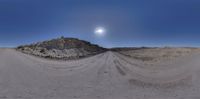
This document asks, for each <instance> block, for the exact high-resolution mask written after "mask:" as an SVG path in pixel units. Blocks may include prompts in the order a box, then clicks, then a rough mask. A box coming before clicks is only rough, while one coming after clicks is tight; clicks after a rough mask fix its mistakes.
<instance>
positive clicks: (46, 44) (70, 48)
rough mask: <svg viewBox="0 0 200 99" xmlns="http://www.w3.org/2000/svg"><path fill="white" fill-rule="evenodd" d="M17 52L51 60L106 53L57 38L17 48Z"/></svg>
mask: <svg viewBox="0 0 200 99" xmlns="http://www.w3.org/2000/svg"><path fill="white" fill-rule="evenodd" d="M17 50H19V51H21V52H23V53H26V54H31V55H35V56H40V57H45V58H52V59H78V58H81V57H87V56H91V55H95V54H99V53H102V52H104V51H106V49H105V48H102V47H100V46H98V45H95V44H91V43H90V42H87V41H84V40H79V39H76V38H64V37H61V38H57V39H52V40H49V41H43V42H38V43H35V44H30V45H23V46H19V47H17Z"/></svg>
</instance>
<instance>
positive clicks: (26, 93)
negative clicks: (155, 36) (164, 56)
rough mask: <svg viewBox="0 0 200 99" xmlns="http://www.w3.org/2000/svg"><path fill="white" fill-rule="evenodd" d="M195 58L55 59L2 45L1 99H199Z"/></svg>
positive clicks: (106, 56) (110, 54)
mask: <svg viewBox="0 0 200 99" xmlns="http://www.w3.org/2000/svg"><path fill="white" fill-rule="evenodd" d="M199 60H200V56H194V57H192V58H190V59H188V60H187V61H185V62H183V63H177V64H173V66H171V67H173V68H172V69H168V70H166V71H165V69H157V70H156V69H154V70H152V69H149V68H147V69H144V68H139V67H138V66H135V65H134V61H131V60H130V59H128V58H127V57H124V56H120V55H119V54H117V53H113V52H106V53H103V54H99V55H96V56H93V57H89V58H85V59H81V60H76V61H66V62H64V61H62V62H58V61H50V60H44V59H41V58H36V57H33V56H29V55H25V54H22V53H20V52H17V51H15V50H13V49H0V99H1V98H2V99H6V98H7V99H200V94H199V93H200V76H198V75H200V71H199V68H198V67H199V66H200V62H199Z"/></svg>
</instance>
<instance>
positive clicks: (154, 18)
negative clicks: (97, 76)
mask: <svg viewBox="0 0 200 99" xmlns="http://www.w3.org/2000/svg"><path fill="white" fill-rule="evenodd" d="M98 26H102V27H105V28H106V30H107V34H106V36H105V37H97V36H95V35H94V29H95V27H98ZM62 35H63V36H66V37H76V38H80V39H83V40H87V41H90V42H92V43H96V44H99V45H101V46H104V47H119V46H198V47H199V46H200V0H0V46H1V47H9V46H11V47H15V46H18V45H21V44H29V43H33V42H37V41H43V40H48V39H52V38H57V37H60V36H62Z"/></svg>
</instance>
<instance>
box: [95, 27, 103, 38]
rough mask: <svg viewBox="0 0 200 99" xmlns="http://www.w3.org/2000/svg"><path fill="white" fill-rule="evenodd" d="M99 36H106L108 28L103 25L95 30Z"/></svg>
mask: <svg viewBox="0 0 200 99" xmlns="http://www.w3.org/2000/svg"><path fill="white" fill-rule="evenodd" d="M94 33H95V34H96V35H97V36H104V35H105V34H106V30H105V29H104V28H103V27H97V28H96V29H95V31H94Z"/></svg>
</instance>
